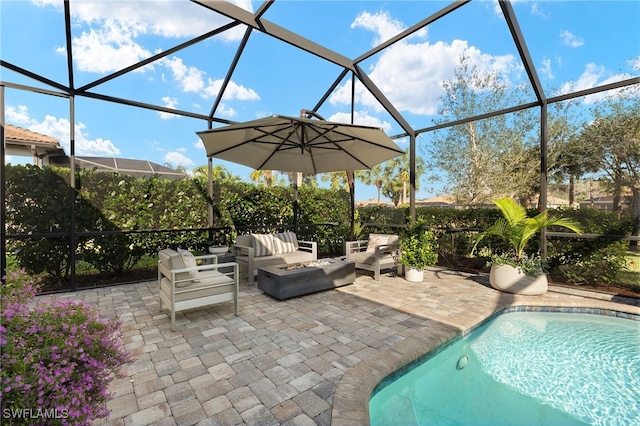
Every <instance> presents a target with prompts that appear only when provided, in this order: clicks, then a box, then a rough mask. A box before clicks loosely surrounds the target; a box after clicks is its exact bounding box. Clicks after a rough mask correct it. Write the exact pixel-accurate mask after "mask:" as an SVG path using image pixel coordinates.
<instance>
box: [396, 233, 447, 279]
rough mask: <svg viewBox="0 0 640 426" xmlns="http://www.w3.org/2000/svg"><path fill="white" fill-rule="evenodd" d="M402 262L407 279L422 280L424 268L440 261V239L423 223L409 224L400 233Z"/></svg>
mask: <svg viewBox="0 0 640 426" xmlns="http://www.w3.org/2000/svg"><path fill="white" fill-rule="evenodd" d="M400 252H401V255H400V263H401V264H402V266H404V267H405V268H404V270H405V272H404V277H405V279H406V280H407V281H411V282H422V281H423V280H424V268H426V267H427V266H433V265H435V264H436V262H437V261H438V241H437V240H436V236H435V234H434V233H433V232H432V231H431V230H429V229H427V228H426V227H425V226H424V225H423V224H422V223H419V222H416V223H413V224H411V225H409V226H407V227H406V228H405V229H404V231H403V232H402V234H401V235H400Z"/></svg>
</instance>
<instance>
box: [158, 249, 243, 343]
mask: <svg viewBox="0 0 640 426" xmlns="http://www.w3.org/2000/svg"><path fill="white" fill-rule="evenodd" d="M178 250H179V251H180V252H178V251H176V250H172V249H164V250H161V251H160V252H158V295H159V299H160V310H163V309H164V308H168V309H169V311H170V312H171V330H173V331H175V328H176V312H178V311H183V310H185V309H192V308H199V307H202V306H208V305H212V304H215V303H221V302H227V301H233V302H234V313H235V314H236V315H238V288H239V285H238V264H237V263H235V262H228V263H220V264H218V263H217V261H216V260H217V258H216V256H214V255H207V256H193V255H192V254H191V253H189V252H188V251H186V250H180V249H178ZM203 261H204V262H210V263H208V264H205V263H204V262H203ZM198 263H200V264H198ZM222 269H224V272H223V271H221V270H222Z"/></svg>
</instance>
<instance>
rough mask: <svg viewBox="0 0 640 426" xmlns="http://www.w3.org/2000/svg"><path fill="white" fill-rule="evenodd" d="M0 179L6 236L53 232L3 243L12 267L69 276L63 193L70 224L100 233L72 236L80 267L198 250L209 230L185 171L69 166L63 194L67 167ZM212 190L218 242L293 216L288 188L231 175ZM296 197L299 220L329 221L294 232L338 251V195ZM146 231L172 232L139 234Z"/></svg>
mask: <svg viewBox="0 0 640 426" xmlns="http://www.w3.org/2000/svg"><path fill="white" fill-rule="evenodd" d="M6 182H7V196H6V200H5V202H6V207H7V233H8V234H29V235H37V234H49V233H60V234H62V236H60V237H57V236H56V237H48V238H39V237H33V238H27V239H12V240H10V241H9V250H10V252H11V253H12V254H13V256H14V257H15V259H16V261H17V263H18V265H19V266H20V267H23V268H25V269H26V270H27V271H28V272H29V273H31V274H41V273H46V274H48V275H50V276H52V277H54V278H66V277H68V276H69V273H70V269H71V264H70V262H71V256H70V253H71V239H70V236H69V234H70V232H69V230H70V228H71V214H70V198H71V197H74V198H75V200H76V202H75V210H76V221H75V229H76V231H77V232H78V233H83V232H86V233H96V234H97V233H100V232H105V233H106V234H105V235H91V236H78V238H77V240H76V241H75V244H74V247H73V250H74V251H75V255H76V260H77V261H79V262H84V263H86V264H88V265H90V266H89V267H88V268H84V269H90V268H94V269H96V270H97V271H99V272H101V273H103V274H107V275H121V274H123V273H126V272H127V271H129V270H131V268H133V267H134V266H135V265H136V264H137V263H138V262H139V261H140V259H142V258H143V256H145V255H150V256H153V255H155V253H157V251H158V250H159V249H161V248H164V247H167V246H169V247H178V246H180V247H186V248H189V249H192V250H197V251H205V250H206V247H207V245H208V244H209V243H208V242H209V241H210V240H211V238H212V234H211V233H210V232H209V230H208V229H207V226H208V225H207V223H208V205H209V198H208V196H207V191H206V190H205V189H204V188H202V187H201V186H199V185H198V181H196V180H193V179H183V180H176V181H170V180H164V179H157V178H153V179H145V178H135V177H132V176H127V175H120V174H117V173H105V172H96V171H91V170H81V171H79V172H78V173H76V188H77V190H76V191H75V192H72V191H71V189H70V186H69V169H65V168H54V167H45V168H43V169H40V168H38V167H35V166H32V165H26V166H21V165H19V166H10V165H9V166H7V167H6ZM218 189H219V197H217V201H218V202H216V212H219V216H220V219H219V220H220V221H219V224H220V226H221V227H223V230H222V231H221V234H222V235H221V239H223V240H225V239H226V242H227V244H231V243H233V242H234V241H235V235H236V232H239V233H249V232H275V231H281V230H284V229H287V228H288V227H289V226H290V225H291V224H292V223H293V194H292V189H291V188H290V187H265V186H256V185H251V184H246V183H235V184H221V185H219V188H218ZM299 200H300V201H299V204H300V219H299V223H301V224H303V223H319V222H332V223H337V224H339V226H326V227H318V228H302V229H301V230H300V234H301V235H300V238H301V239H313V240H314V241H317V242H318V245H319V251H321V252H322V253H331V254H334V253H338V252H339V251H340V250H341V249H340V247H341V244H342V242H341V241H342V235H343V234H342V233H343V232H344V229H345V225H344V224H345V223H348V221H349V197H348V193H347V192H346V191H333V190H328V189H317V188H309V187H304V188H300V194H299ZM234 228H236V229H237V231H235V230H234ZM184 229H197V230H193V231H183V230H184ZM150 230H175V231H174V232H162V233H160V232H155V233H154V232H146V231H150ZM115 231H132V233H126V234H122V233H117V234H116V233H115ZM110 232H111V234H109V233H110Z"/></svg>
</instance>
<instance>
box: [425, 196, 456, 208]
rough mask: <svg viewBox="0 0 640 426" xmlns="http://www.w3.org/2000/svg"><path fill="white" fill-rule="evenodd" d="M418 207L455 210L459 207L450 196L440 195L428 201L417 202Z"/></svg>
mask: <svg viewBox="0 0 640 426" xmlns="http://www.w3.org/2000/svg"><path fill="white" fill-rule="evenodd" d="M416 207H446V208H451V209H455V208H456V207H457V206H456V202H455V200H454V199H453V197H451V196H449V195H439V196H437V197H434V198H428V199H426V200H416Z"/></svg>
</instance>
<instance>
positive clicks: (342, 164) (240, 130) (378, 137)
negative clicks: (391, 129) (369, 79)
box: [197, 115, 404, 174]
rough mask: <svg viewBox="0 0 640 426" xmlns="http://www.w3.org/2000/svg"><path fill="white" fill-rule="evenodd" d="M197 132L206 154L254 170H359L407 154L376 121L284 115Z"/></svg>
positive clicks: (308, 172)
mask: <svg viewBox="0 0 640 426" xmlns="http://www.w3.org/2000/svg"><path fill="white" fill-rule="evenodd" d="M197 134H198V136H200V139H202V142H203V143H204V146H205V148H206V150H207V156H209V157H215V158H220V159H222V160H227V161H231V162H234V163H238V164H243V165H245V166H249V167H251V168H253V169H256V170H278V171H281V172H302V173H307V174H317V173H325V172H335V171H341V170H360V169H369V168H371V167H373V166H375V165H376V164H378V163H382V162H384V161H387V160H390V159H391V158H394V157H397V156H398V155H401V154H404V151H402V150H401V149H400V148H399V147H398V146H397V145H396V144H395V143H394V142H393V141H392V140H391V139H390V138H389V137H388V136H387V135H386V134H385V133H384V131H383V130H382V129H379V128H377V127H369V126H360V125H355V124H345V123H334V122H331V121H326V120H314V119H310V118H300V117H285V116H282V115H273V116H271V117H265V118H260V119H258V120H253V121H247V122H245V123H238V124H231V125H229V126H225V127H220V128H217V129H212V130H205V131H202V132H197Z"/></svg>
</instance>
